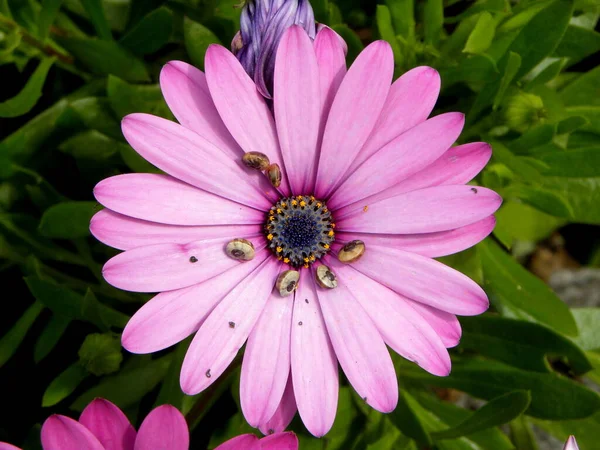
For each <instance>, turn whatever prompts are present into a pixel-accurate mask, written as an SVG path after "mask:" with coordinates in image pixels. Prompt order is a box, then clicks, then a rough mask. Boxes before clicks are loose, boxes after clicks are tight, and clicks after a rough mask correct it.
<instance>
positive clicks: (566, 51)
mask: <svg viewBox="0 0 600 450" xmlns="http://www.w3.org/2000/svg"><path fill="white" fill-rule="evenodd" d="M599 50H600V33H598V32H596V31H594V30H588V29H585V28H581V27H578V26H575V25H569V26H568V27H567V31H566V32H565V35H564V36H563V38H562V40H561V41H560V44H558V47H556V50H555V51H554V54H555V55H556V56H558V57H561V58H568V59H569V62H568V65H569V66H572V65H573V64H575V63H577V62H579V61H581V60H582V59H583V58H586V57H588V56H590V55H593V54H594V53H596V52H597V51H599ZM590 100H591V99H590Z"/></svg>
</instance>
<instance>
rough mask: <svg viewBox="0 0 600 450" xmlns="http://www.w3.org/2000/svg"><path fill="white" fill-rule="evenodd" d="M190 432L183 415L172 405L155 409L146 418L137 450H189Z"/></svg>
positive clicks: (137, 442) (141, 426)
mask: <svg viewBox="0 0 600 450" xmlns="http://www.w3.org/2000/svg"><path fill="white" fill-rule="evenodd" d="M189 446H190V432H189V430H188V426H187V423H186V422H185V418H184V417H183V414H181V413H180V412H179V410H178V409H177V408H174V407H173V406H171V405H162V406H159V407H158V408H154V409H153V410H152V411H151V412H150V414H148V415H147V416H146V418H145V419H144V421H143V422H142V425H140V430H139V431H138V436H137V439H136V440H135V447H134V449H135V450H188V448H189Z"/></svg>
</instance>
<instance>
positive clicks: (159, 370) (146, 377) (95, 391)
mask: <svg viewBox="0 0 600 450" xmlns="http://www.w3.org/2000/svg"><path fill="white" fill-rule="evenodd" d="M170 363H171V355H167V356H163V357H162V358H159V359H155V360H153V361H150V362H148V363H147V364H144V365H142V366H141V367H136V368H133V369H130V370H125V371H122V372H119V373H117V374H116V375H111V376H108V377H104V378H102V381H101V382H100V383H99V384H98V385H97V386H95V387H93V388H91V389H90V390H88V391H87V392H85V393H83V394H81V395H80V396H79V397H78V398H77V400H75V401H74V402H73V404H72V405H71V408H72V409H74V410H76V411H82V410H83V409H84V408H85V407H86V406H87V405H88V403H89V402H91V401H92V400H93V399H95V398H96V397H101V398H105V399H107V400H109V401H111V402H113V403H114V404H115V405H117V406H118V407H119V408H121V409H125V408H128V407H130V406H132V405H134V404H135V403H137V402H138V401H140V400H141V399H142V397H144V396H145V395H146V394H148V393H149V392H150V391H152V390H153V389H154V388H155V387H156V385H158V383H160V382H161V381H162V379H163V378H164V377H165V375H166V373H167V370H168V369H169V365H170Z"/></svg>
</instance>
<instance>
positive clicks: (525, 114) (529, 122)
mask: <svg viewBox="0 0 600 450" xmlns="http://www.w3.org/2000/svg"><path fill="white" fill-rule="evenodd" d="M504 114H505V118H506V124H507V125H508V126H509V127H510V128H511V129H513V130H515V131H518V132H520V133H523V132H524V131H527V130H528V129H529V128H531V127H533V126H534V125H537V124H538V123H540V122H542V121H543V120H544V119H545V118H546V110H545V109H544V102H543V101H542V99H541V98H540V97H538V96H537V95H534V94H528V93H527V92H519V93H517V94H515V95H513V96H512V97H510V98H509V99H508V102H507V104H506V107H505V110H504Z"/></svg>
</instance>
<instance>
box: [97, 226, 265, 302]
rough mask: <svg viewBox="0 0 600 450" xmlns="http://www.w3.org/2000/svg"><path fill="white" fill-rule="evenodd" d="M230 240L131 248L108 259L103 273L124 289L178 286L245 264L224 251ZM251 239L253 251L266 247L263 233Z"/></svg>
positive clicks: (142, 289) (134, 290) (147, 290)
mask: <svg viewBox="0 0 600 450" xmlns="http://www.w3.org/2000/svg"><path fill="white" fill-rule="evenodd" d="M236 237H240V238H246V237H247V236H236ZM230 240H231V239H230V238H227V239H211V240H202V241H194V242H190V243H189V244H183V245H182V244H156V245H148V246H147V247H138V248H134V249H131V250H127V251H124V252H123V253H120V254H118V255H117V256H115V257H113V258H111V259H109V260H108V262H107V263H106V264H105V265H104V267H103V269H102V275H103V276H104V279H105V280H106V281H108V283H110V284H112V285H113V286H115V287H118V288H119V289H124V290H126V291H133V292H161V291H172V290H175V289H181V288H184V287H188V286H191V285H193V284H198V283H201V282H203V281H205V280H208V279H209V278H212V277H214V276H216V275H219V274H220V273H223V272H225V271H226V270H227V269H230V268H231V267H235V266H236V265H238V264H244V263H243V262H240V261H237V260H235V259H232V258H230V257H229V256H227V254H226V253H225V246H226V245H227V243H228V242H229V241H230ZM251 241H252V242H253V243H254V247H255V249H256V250H260V249H262V248H264V247H265V243H264V238H263V237H262V236H261V237H254V238H252V239H251ZM194 260H196V262H194Z"/></svg>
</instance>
